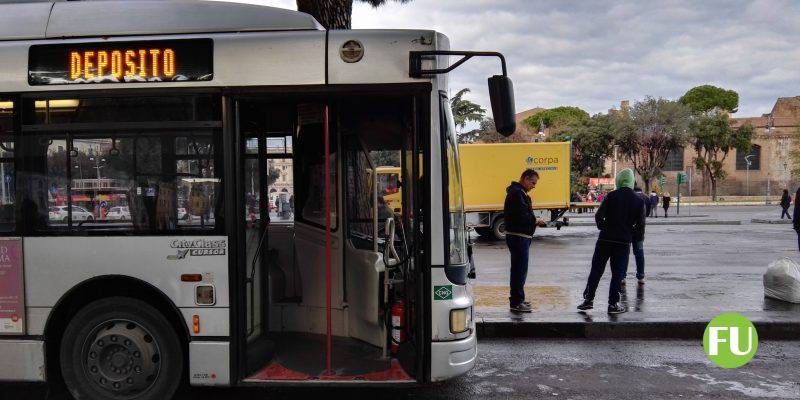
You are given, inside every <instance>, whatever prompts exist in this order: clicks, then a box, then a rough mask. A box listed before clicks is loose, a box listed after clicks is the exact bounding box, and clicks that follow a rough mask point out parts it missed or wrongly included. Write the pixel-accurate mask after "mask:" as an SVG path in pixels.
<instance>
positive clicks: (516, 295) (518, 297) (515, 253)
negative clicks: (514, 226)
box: [506, 235, 531, 306]
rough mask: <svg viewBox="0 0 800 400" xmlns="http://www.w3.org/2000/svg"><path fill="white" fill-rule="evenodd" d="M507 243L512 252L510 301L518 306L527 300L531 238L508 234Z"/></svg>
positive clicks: (512, 304)
mask: <svg viewBox="0 0 800 400" xmlns="http://www.w3.org/2000/svg"><path fill="white" fill-rule="evenodd" d="M506 245H508V251H509V253H511V279H510V285H509V286H510V287H511V295H510V296H509V298H508V301H509V302H510V303H511V306H516V305H519V304H520V303H522V302H523V301H525V280H526V279H527V278H528V253H529V252H530V249H531V239H528V238H524V237H520V236H515V235H506Z"/></svg>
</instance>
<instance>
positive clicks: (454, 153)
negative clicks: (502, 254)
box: [440, 94, 467, 265]
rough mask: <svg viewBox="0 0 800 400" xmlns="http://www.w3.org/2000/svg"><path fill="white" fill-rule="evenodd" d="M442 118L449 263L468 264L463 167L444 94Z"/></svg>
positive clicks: (451, 113) (442, 98)
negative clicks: (445, 166)
mask: <svg viewBox="0 0 800 400" xmlns="http://www.w3.org/2000/svg"><path fill="white" fill-rule="evenodd" d="M440 107H441V116H442V124H441V126H442V139H443V141H444V151H445V154H446V157H447V160H446V161H447V198H448V206H449V213H448V215H449V218H448V221H447V222H448V226H449V229H448V230H447V235H448V236H449V237H448V238H447V239H448V240H447V241H446V243H449V258H448V260H449V263H450V264H451V265H455V264H465V263H466V262H467V244H466V227H465V224H464V194H463V191H462V188H461V167H460V163H459V159H458V141H457V140H456V129H455V123H454V121H453V112H452V111H451V110H450V102H449V101H448V99H447V97H446V96H445V95H444V94H442V95H441V97H440Z"/></svg>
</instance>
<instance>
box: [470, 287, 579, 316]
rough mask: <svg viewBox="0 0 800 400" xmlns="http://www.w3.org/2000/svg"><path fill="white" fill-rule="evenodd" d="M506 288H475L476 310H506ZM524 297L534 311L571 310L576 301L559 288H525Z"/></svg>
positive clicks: (566, 291) (565, 290)
mask: <svg viewBox="0 0 800 400" xmlns="http://www.w3.org/2000/svg"><path fill="white" fill-rule="evenodd" d="M508 291H509V289H508V286H476V287H475V288H474V292H473V293H474V295H475V306H476V308H478V309H484V310H485V309H489V308H491V309H507V308H508V294H509V293H508ZM525 297H526V298H527V300H528V301H530V302H531V306H532V307H533V309H534V310H535V311H562V310H565V309H571V308H572V307H573V303H574V302H575V301H576V300H575V299H573V298H572V296H571V293H570V291H569V290H567V289H565V288H563V287H560V286H528V285H526V286H525Z"/></svg>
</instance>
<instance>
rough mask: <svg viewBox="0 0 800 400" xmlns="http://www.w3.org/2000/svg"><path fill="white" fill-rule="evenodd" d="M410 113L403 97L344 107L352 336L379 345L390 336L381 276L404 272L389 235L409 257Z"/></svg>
mask: <svg viewBox="0 0 800 400" xmlns="http://www.w3.org/2000/svg"><path fill="white" fill-rule="evenodd" d="M409 114H410V109H409V107H408V101H407V100H399V99H391V100H388V99H369V100H357V101H352V102H346V103H344V104H343V105H342V109H341V111H340V119H341V121H340V127H341V134H342V138H343V149H344V151H345V152H344V158H345V160H344V163H345V164H344V171H345V174H346V180H345V184H346V190H345V191H344V201H345V207H344V209H345V212H346V221H347V239H348V241H347V250H346V252H345V276H346V283H347V290H346V293H347V302H348V305H349V307H350V313H349V326H350V336H352V337H356V338H358V339H361V340H363V341H365V342H368V343H372V344H373V345H375V346H378V347H380V346H382V345H383V343H384V341H385V340H386V339H385V335H386V332H385V330H384V329H383V327H384V324H383V321H382V318H381V316H382V315H386V310H385V307H386V304H385V302H386V300H387V296H386V295H385V294H384V293H383V292H384V290H383V289H384V286H383V277H384V275H385V274H386V273H389V274H390V275H391V276H392V277H395V275H396V278H400V276H401V274H400V273H399V271H398V270H387V268H386V263H385V262H384V259H383V257H384V254H386V253H385V252H384V250H385V247H386V246H388V245H389V243H390V241H391V243H392V244H393V245H394V247H395V248H396V249H397V250H398V253H399V254H400V255H401V257H400V258H401V259H407V258H408V257H405V256H406V249H407V247H408V243H409V241H408V240H406V239H405V235H404V231H403V229H404V222H403V219H402V215H401V210H402V208H403V207H405V204H401V203H402V202H401V197H400V196H401V193H400V179H399V176H400V173H401V171H402V169H403V168H404V167H405V166H404V165H402V164H401V160H402V159H403V157H402V155H403V154H402V150H403V144H404V141H405V139H406V136H407V135H408V134H409V132H411V131H412V124H411V118H410V115H409ZM390 204H391V205H390ZM408 204H409V205H413V203H411V202H409V203H408ZM390 218H391V219H394V221H395V235H394V236H393V237H389V236H388V235H387V233H386V229H385V227H386V222H387V220H388V219H390ZM398 282H399V280H398ZM401 286H402V285H395V286H394V290H393V293H392V296H398V297H393V298H395V299H398V298H401V297H399V296H400V290H399V289H400V287H401Z"/></svg>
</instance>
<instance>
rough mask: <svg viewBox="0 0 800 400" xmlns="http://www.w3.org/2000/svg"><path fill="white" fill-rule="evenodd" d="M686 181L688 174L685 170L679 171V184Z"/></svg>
mask: <svg viewBox="0 0 800 400" xmlns="http://www.w3.org/2000/svg"><path fill="white" fill-rule="evenodd" d="M681 183H686V174H684V173H683V172H678V184H679V185H680V184H681Z"/></svg>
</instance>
